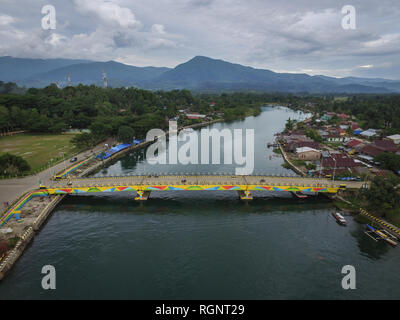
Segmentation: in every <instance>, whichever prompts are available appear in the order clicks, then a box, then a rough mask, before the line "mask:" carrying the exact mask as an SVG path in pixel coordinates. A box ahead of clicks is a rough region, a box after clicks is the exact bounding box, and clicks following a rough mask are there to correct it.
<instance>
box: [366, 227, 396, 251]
mask: <svg viewBox="0 0 400 320" xmlns="http://www.w3.org/2000/svg"><path fill="white" fill-rule="evenodd" d="M367 227H368V229H369V230H370V231H369V232H372V233H374V234H375V235H376V236H377V238H378V239H382V240H385V241H386V242H387V243H389V244H390V245H391V246H392V247H395V246H397V242H396V241H395V239H397V238H396V237H395V236H393V235H392V234H390V233H389V232H387V231H386V230H377V229H375V228H374V227H372V226H370V225H369V224H367Z"/></svg>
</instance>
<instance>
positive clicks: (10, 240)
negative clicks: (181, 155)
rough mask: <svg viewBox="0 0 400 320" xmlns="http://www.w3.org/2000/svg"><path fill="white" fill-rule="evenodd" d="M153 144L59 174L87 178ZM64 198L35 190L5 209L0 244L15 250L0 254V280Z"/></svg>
mask: <svg viewBox="0 0 400 320" xmlns="http://www.w3.org/2000/svg"><path fill="white" fill-rule="evenodd" d="M221 121H223V120H213V121H208V122H203V123H198V124H193V125H190V126H185V127H182V128H180V129H187V128H199V127H204V126H207V125H210V124H213V123H217V122H221ZM167 135H168V133H167ZM151 143H154V141H145V142H143V143H140V144H137V145H134V146H133V145H132V146H131V147H129V148H127V149H125V150H123V151H121V152H119V153H117V154H115V155H112V156H111V157H110V158H108V159H106V160H103V161H100V160H97V159H96V158H95V157H94V155H93V151H92V154H90V153H88V152H89V151H85V152H84V153H85V155H84V157H85V158H86V159H84V160H82V161H81V162H79V163H77V164H73V165H71V166H70V167H69V168H64V169H63V170H62V171H60V172H59V174H60V175H62V176H67V175H68V176H75V177H84V176H87V175H90V174H93V173H94V172H96V171H97V170H99V169H101V168H103V167H104V166H106V165H108V164H109V163H110V162H111V161H115V160H117V159H119V158H121V157H123V156H124V155H125V154H126V153H128V152H131V151H133V150H138V149H141V148H144V147H146V146H147V145H149V144H151ZM102 145H103V143H101V144H100V145H98V146H99V148H100V149H99V150H97V151H100V150H102V148H103V147H102ZM95 149H98V148H95ZM44 183H45V182H44ZM64 197H65V195H58V196H46V195H43V194H41V193H40V192H39V193H38V194H37V195H36V193H35V192H34V191H33V190H32V191H27V192H26V193H25V194H23V195H21V196H19V197H18V199H16V201H14V202H13V203H12V205H10V206H9V207H8V208H6V210H5V212H4V215H3V216H2V218H1V220H0V222H1V225H5V224H6V223H7V225H6V228H3V229H1V230H2V232H1V233H0V243H3V247H5V248H9V247H10V246H13V248H10V249H9V250H8V251H7V252H5V253H3V254H1V253H0V280H2V279H3V278H4V276H5V275H6V273H7V272H8V271H9V270H11V269H12V267H13V265H14V264H15V263H16V262H17V261H18V259H19V258H20V257H21V255H22V254H23V252H24V250H25V248H26V247H27V246H28V244H29V243H30V242H31V241H33V239H34V237H35V234H36V233H37V232H38V231H39V230H40V228H41V226H42V225H43V223H44V222H45V221H46V220H47V219H48V218H49V217H50V215H51V213H52V211H53V210H54V209H55V208H56V206H57V205H58V204H59V203H60V202H61V200H62V199H63V198H64ZM17 217H18V220H17ZM14 218H15V219H14Z"/></svg>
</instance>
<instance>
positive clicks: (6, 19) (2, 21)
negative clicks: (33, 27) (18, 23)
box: [0, 14, 15, 26]
mask: <svg viewBox="0 0 400 320" xmlns="http://www.w3.org/2000/svg"><path fill="white" fill-rule="evenodd" d="M14 21H15V19H14V18H13V17H11V16H8V15H4V14H3V15H0V26H6V25H9V24H12V23H13V22H14Z"/></svg>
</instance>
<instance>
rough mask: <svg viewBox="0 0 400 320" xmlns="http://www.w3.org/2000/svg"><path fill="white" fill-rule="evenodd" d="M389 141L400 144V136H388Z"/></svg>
mask: <svg viewBox="0 0 400 320" xmlns="http://www.w3.org/2000/svg"><path fill="white" fill-rule="evenodd" d="M387 139H390V140H392V141H393V142H394V143H395V144H397V145H398V144H400V134H394V135H392V136H388V137H387Z"/></svg>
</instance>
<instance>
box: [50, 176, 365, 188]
mask: <svg viewBox="0 0 400 320" xmlns="http://www.w3.org/2000/svg"><path fill="white" fill-rule="evenodd" d="M68 181H69V180H61V181H51V182H50V183H49V185H47V187H49V188H50V189H60V188H62V189H71V188H73V187H75V188H87V187H115V186H166V185H168V186H210V185H211V186H213V185H219V186H246V185H253V186H254V185H257V186H299V187H314V188H315V187H328V188H338V187H339V186H340V185H342V184H345V185H346V186H347V188H350V189H360V188H362V187H363V185H364V184H365V182H358V181H345V182H343V181H332V180H328V179H317V178H304V177H278V176H259V175H258V176H231V175H198V176H197V175H195V176H192V175H189V176H185V175H181V176H174V175H166V176H154V175H151V176H122V177H98V178H93V177H89V178H75V179H71V180H70V184H68Z"/></svg>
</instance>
